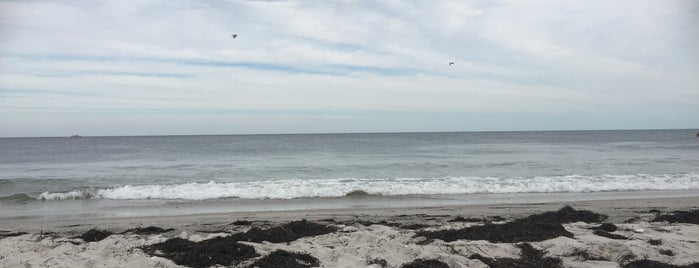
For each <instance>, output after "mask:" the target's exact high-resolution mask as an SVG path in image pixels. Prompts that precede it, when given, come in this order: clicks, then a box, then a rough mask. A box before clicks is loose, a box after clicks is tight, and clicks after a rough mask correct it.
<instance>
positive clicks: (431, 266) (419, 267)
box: [400, 259, 449, 268]
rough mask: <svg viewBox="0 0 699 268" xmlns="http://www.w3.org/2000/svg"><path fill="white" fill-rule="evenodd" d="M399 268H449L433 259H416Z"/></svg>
mask: <svg viewBox="0 0 699 268" xmlns="http://www.w3.org/2000/svg"><path fill="white" fill-rule="evenodd" d="M400 268H449V265H447V264H446V263H443V262H441V261H439V260H435V259H417V260H414V261H412V262H409V263H406V264H403V265H401V266H400Z"/></svg>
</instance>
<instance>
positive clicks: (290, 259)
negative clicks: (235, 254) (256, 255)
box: [248, 250, 320, 268]
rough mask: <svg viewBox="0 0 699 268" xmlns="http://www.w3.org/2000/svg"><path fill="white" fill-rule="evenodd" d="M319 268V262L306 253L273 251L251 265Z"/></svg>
mask: <svg viewBox="0 0 699 268" xmlns="http://www.w3.org/2000/svg"><path fill="white" fill-rule="evenodd" d="M318 266H320V261H318V259H317V258H316V257H313V256H311V255H309V254H306V253H296V252H289V251H284V250H275V251H273V252H272V253H270V254H269V255H267V256H264V257H262V258H261V259H259V260H257V261H255V262H254V263H253V264H251V265H250V266H248V267H250V268H252V267H259V268H279V267H284V268H306V267H318Z"/></svg>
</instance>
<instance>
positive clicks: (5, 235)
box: [0, 232, 28, 239]
mask: <svg viewBox="0 0 699 268" xmlns="http://www.w3.org/2000/svg"><path fill="white" fill-rule="evenodd" d="M25 234H28V233H25V232H15V233H8V232H0V239H3V238H8V237H14V236H20V235H25Z"/></svg>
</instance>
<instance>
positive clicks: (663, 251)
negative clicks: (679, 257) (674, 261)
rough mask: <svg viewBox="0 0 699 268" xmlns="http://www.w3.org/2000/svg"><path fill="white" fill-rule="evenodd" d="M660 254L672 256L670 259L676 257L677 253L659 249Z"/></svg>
mask: <svg viewBox="0 0 699 268" xmlns="http://www.w3.org/2000/svg"><path fill="white" fill-rule="evenodd" d="M658 252H659V253H660V254H663V255H666V256H670V257H672V256H675V252H672V250H669V249H659V250H658Z"/></svg>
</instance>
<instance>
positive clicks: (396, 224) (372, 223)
mask: <svg viewBox="0 0 699 268" xmlns="http://www.w3.org/2000/svg"><path fill="white" fill-rule="evenodd" d="M355 223H357V224H361V225H364V226H371V225H374V224H376V225H384V226H389V227H399V226H400V223H397V222H386V221H378V222H374V221H361V220H360V221H353V222H351V223H350V224H355Z"/></svg>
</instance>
